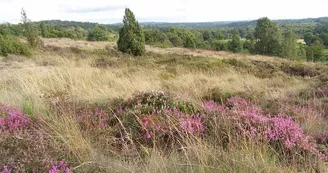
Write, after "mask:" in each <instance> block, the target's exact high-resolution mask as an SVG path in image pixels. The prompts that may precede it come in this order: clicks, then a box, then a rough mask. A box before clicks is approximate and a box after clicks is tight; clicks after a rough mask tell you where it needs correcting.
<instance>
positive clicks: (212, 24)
mask: <svg viewBox="0 0 328 173" xmlns="http://www.w3.org/2000/svg"><path fill="white" fill-rule="evenodd" d="M274 21H275V22H277V23H278V24H279V25H295V24H308V25H315V24H320V23H323V22H328V17H320V18H307V19H283V20H274ZM40 22H44V23H46V24H48V25H55V26H59V27H64V28H69V27H81V28H84V29H91V28H94V27H95V26H96V25H97V23H92V22H76V21H61V20H46V21H40ZM40 22H36V23H40ZM256 23H257V21H256V20H251V21H223V22H194V23H163V22H144V23H141V24H142V25H143V26H144V27H145V28H159V29H160V28H169V27H182V28H213V27H252V26H255V25H256ZM121 25H122V24H121V23H116V24H108V25H106V26H107V27H108V28H111V29H114V30H117V29H118V28H119V27H120V26H121Z"/></svg>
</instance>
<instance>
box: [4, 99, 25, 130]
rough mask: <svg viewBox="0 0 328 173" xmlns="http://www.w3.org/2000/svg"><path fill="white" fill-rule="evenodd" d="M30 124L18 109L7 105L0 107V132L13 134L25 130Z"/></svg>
mask: <svg viewBox="0 0 328 173" xmlns="http://www.w3.org/2000/svg"><path fill="white" fill-rule="evenodd" d="M29 124H30V121H29V120H28V118H27V117H26V116H25V115H24V114H23V113H22V112H21V111H19V110H18V109H16V108H14V107H11V106H9V105H1V107H0V132H2V133H15V132H19V131H22V130H23V129H24V128H27V127H28V126H29Z"/></svg>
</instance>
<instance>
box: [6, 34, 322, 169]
mask: <svg viewBox="0 0 328 173" xmlns="http://www.w3.org/2000/svg"><path fill="white" fill-rule="evenodd" d="M45 45H46V47H47V48H46V49H44V50H41V51H38V52H37V53H36V54H35V55H34V56H33V57H32V58H30V59H26V58H24V57H18V56H9V57H8V58H5V59H3V60H2V61H1V62H0V76H1V78H0V103H7V104H11V105H14V106H16V107H18V108H23V107H24V106H23V105H24V103H25V104H26V103H29V104H31V105H33V115H34V116H40V115H45V114H49V112H50V114H51V110H50V109H49V105H57V104H58V103H59V102H65V103H73V104H77V105H81V104H82V105H85V106H87V105H93V104H106V103H107V102H110V101H113V100H115V99H117V98H128V97H129V96H131V95H132V94H133V93H135V92H139V91H151V90H164V91H166V92H170V93H172V94H173V95H174V97H175V98H176V99H177V100H184V101H190V102H192V103H195V104H200V103H201V101H202V98H203V96H204V95H206V94H208V91H209V90H211V89H213V88H219V89H220V90H221V92H222V93H231V94H234V93H251V95H254V96H258V97H259V98H261V99H262V100H263V101H268V102H270V101H271V102H272V101H279V102H282V103H283V102H284V101H287V100H290V99H292V100H294V101H299V100H301V99H303V98H300V97H299V96H300V94H301V93H304V92H307V91H312V90H315V89H317V88H318V87H321V86H324V85H326V83H323V82H322V81H321V80H320V76H322V75H323V74H324V72H326V69H328V67H327V65H324V64H310V63H296V62H289V61H286V60H281V59H278V58H274V57H265V56H251V55H246V54H231V53H227V52H214V51H206V50H189V49H183V48H168V49H160V48H154V47H147V50H148V51H147V52H148V53H147V54H146V55H145V56H143V57H138V58H133V57H129V56H128V55H122V54H120V53H118V52H116V51H115V50H114V49H113V46H114V44H108V43H106V42H98V43H92V42H84V41H77V42H75V41H72V40H67V39H46V40H45ZM107 45H109V47H107V48H106V50H105V51H104V50H99V49H103V48H105V46H107ZM76 47H77V48H76ZM304 74H305V75H304ZM303 76H313V77H303ZM50 107H51V106H50ZM63 109H65V108H63ZM64 114H65V115H67V118H65V119H57V118H55V117H54V118H50V120H49V122H48V125H49V126H51V127H52V128H51V129H52V130H53V131H55V132H56V134H57V135H58V136H60V137H61V138H62V139H65V140H66V141H67V143H66V145H67V148H68V150H69V151H70V152H71V153H73V154H72V155H74V158H75V161H76V160H77V161H76V162H74V163H73V165H75V166H77V167H76V169H75V171H77V172H80V171H81V172H83V171H86V172H88V171H91V170H92V171H95V170H98V171H99V172H113V171H115V172H135V171H138V170H139V171H138V172H186V171H192V172H297V171H298V168H299V167H298V166H297V164H295V165H283V164H280V163H279V162H278V161H277V160H276V158H275V156H273V154H272V153H270V152H269V151H268V149H267V148H266V147H259V146H255V145H252V144H241V145H240V146H238V147H235V148H231V150H228V151H224V150H217V149H216V148H214V147H212V146H208V145H207V144H206V143H203V142H199V143H190V145H189V146H188V147H190V148H189V149H187V150H184V152H182V153H179V152H172V153H170V154H164V153H163V152H161V151H160V150H156V149H145V150H147V152H146V153H148V154H149V155H148V157H147V159H146V161H145V162H142V164H141V163H140V159H141V158H140V157H138V156H137V157H135V158H134V159H132V160H130V161H126V159H124V156H122V155H118V157H106V156H104V155H103V154H104V153H103V152H104V151H102V150H99V148H98V147H97V142H96V141H94V140H93V139H92V137H90V136H85V135H83V134H82V132H81V131H80V130H79V128H78V127H77V125H76V122H75V121H74V120H73V119H72V118H70V117H71V114H70V112H69V111H67V112H65V113H64ZM67 127H69V128H67ZM98 140H100V139H98ZM72 157H73V156H72ZM76 158H77V159H76ZM73 160H74V159H73ZM140 164H141V165H142V166H140ZM317 164H318V165H320V162H318V163H317ZM90 165H92V166H90ZM94 167H97V169H95V168H94ZM319 167H321V166H319ZM94 169H95V170H94ZM306 171H310V172H311V171H314V169H313V167H309V168H306Z"/></svg>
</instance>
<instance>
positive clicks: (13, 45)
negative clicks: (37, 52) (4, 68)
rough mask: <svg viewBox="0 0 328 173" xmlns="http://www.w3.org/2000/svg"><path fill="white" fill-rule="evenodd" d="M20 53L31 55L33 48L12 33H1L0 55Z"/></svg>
mask: <svg viewBox="0 0 328 173" xmlns="http://www.w3.org/2000/svg"><path fill="white" fill-rule="evenodd" d="M8 54H19V55H25V56H29V55H31V50H30V48H29V46H28V45H27V44H25V43H22V42H20V41H19V39H18V38H16V37H14V36H11V35H0V55H2V56H7V55H8Z"/></svg>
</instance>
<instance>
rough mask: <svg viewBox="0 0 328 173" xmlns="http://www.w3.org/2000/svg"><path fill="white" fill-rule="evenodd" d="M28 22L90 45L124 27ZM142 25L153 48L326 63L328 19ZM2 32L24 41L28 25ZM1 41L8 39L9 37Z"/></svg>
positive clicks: (46, 34)
mask: <svg viewBox="0 0 328 173" xmlns="http://www.w3.org/2000/svg"><path fill="white" fill-rule="evenodd" d="M29 24H30V25H31V26H30V27H32V28H35V30H36V32H35V34H37V35H40V36H41V37H43V38H71V39H75V40H88V41H118V39H119V32H120V29H121V28H122V26H123V24H122V23H116V24H106V25H104V24H98V23H92V22H76V21H61V20H46V21H39V22H29ZM140 25H141V26H142V30H143V33H144V34H143V35H144V39H145V43H146V44H149V45H153V46H157V47H163V48H164V47H185V48H200V49H208V50H216V51H230V52H234V53H251V54H264V55H272V56H279V57H283V58H288V59H294V60H307V61H328V49H327V47H328V17H321V18H308V19H288V20H270V19H268V18H261V19H259V20H252V21H235V22H232V21H231V22H229V21H228V22H199V23H156V22H147V23H140ZM24 28H25V29H24ZM1 34H2V35H8V34H9V35H13V36H16V37H26V36H27V33H26V24H24V23H20V24H9V23H7V24H2V25H0V35H1ZM268 34H269V35H268ZM2 39H3V40H8V38H7V37H3V38H2ZM0 42H1V40H0ZM3 42H4V43H5V42H6V41H3ZM9 52H10V51H9Z"/></svg>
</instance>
